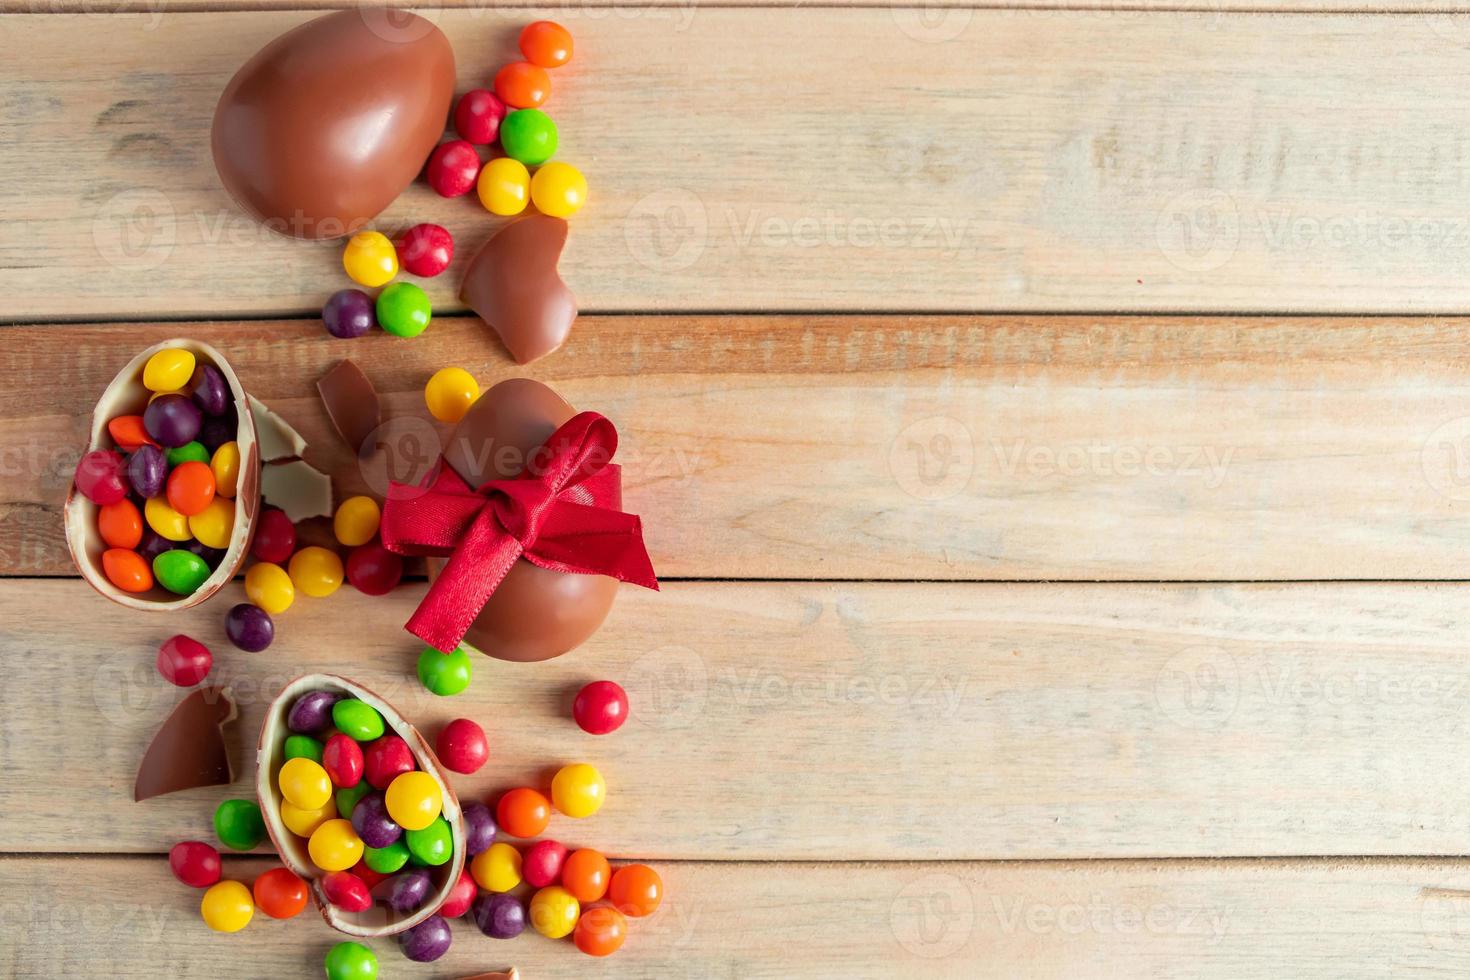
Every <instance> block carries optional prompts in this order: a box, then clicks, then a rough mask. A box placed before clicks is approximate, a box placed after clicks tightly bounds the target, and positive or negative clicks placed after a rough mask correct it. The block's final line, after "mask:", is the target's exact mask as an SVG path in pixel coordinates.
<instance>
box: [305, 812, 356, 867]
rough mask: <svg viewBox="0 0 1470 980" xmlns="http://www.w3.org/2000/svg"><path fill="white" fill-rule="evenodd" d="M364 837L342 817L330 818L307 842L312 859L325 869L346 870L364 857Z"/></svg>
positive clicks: (307, 848)
mask: <svg viewBox="0 0 1470 980" xmlns="http://www.w3.org/2000/svg"><path fill="white" fill-rule="evenodd" d="M362 849H363V843H362V838H361V837H358V836H357V831H355V830H353V829H352V824H351V823H350V822H348V821H346V820H343V819H342V818H341V817H338V818H337V819H336V820H328V821H327V822H326V823H324V824H322V825H321V826H320V827H318V828H317V829H316V832H315V833H313V834H312V835H311V839H310V840H308V841H307V842H306V851H307V853H308V854H310V855H311V861H312V863H313V864H315V865H316V866H317V867H318V868H321V869H322V870H323V871H346V870H347V869H348V868H350V867H352V866H353V865H354V864H356V863H357V862H358V861H359V860H361V858H362Z"/></svg>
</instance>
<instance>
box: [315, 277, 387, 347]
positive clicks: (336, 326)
mask: <svg viewBox="0 0 1470 980" xmlns="http://www.w3.org/2000/svg"><path fill="white" fill-rule="evenodd" d="M322 322H323V323H324V324H326V325H327V333H329V334H331V335H332V336H333V337H340V338H342V339H344V340H347V339H350V338H352V337H361V336H362V335H363V334H365V333H367V332H368V331H369V330H371V329H373V326H374V325H375V324H376V323H377V317H376V315H375V314H374V312H373V300H372V298H371V297H370V296H368V294H367V293H365V292H363V291H362V290H360V289H344V290H341V291H340V292H336V293H333V294H332V298H331V299H329V300H327V303H326V305H325V306H323V307H322Z"/></svg>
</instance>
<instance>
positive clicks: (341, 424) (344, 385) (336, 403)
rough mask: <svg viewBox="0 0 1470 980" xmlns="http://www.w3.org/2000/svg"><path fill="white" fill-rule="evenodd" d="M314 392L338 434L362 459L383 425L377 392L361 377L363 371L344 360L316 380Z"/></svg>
mask: <svg viewBox="0 0 1470 980" xmlns="http://www.w3.org/2000/svg"><path fill="white" fill-rule="evenodd" d="M316 390H317V393H318V394H320V395H321V398H322V405H323V406H324V407H325V408H326V410H327V417H328V418H329V419H331V420H332V426H333V427H334V428H335V429H336V430H337V434H338V435H340V436H341V437H342V439H343V441H345V442H346V443H347V445H348V447H349V448H350V449H351V450H352V451H353V453H355V454H356V455H358V456H361V455H362V451H363V446H364V445H366V444H367V443H368V442H369V440H371V439H372V436H373V433H375V432H377V431H378V429H379V428H381V427H382V425H383V409H382V405H381V403H380V401H379V399H378V389H376V388H374V387H373V383H372V382H371V381H369V380H368V376H367V375H365V374H363V373H362V368H360V367H358V366H357V365H356V364H354V363H353V362H352V359H351V358H346V359H344V360H341V361H338V362H337V366H336V367H334V368H332V370H330V371H328V372H327V373H326V374H324V375H322V376H321V377H320V378H318V379H317V383H316ZM368 448H369V449H370V450H371V448H372V447H371V446H369V447H368Z"/></svg>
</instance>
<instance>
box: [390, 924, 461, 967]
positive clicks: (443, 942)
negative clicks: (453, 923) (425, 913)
mask: <svg viewBox="0 0 1470 980" xmlns="http://www.w3.org/2000/svg"><path fill="white" fill-rule="evenodd" d="M453 938H454V937H453V936H452V935H451V934H450V932H449V923H448V922H445V921H444V916H442V915H431V916H429V917H428V918H427V919H425V920H424V921H423V922H420V923H419V924H418V925H416V926H414V927H413V928H412V929H408V930H405V931H404V932H401V933H399V934H398V943H399V945H400V946H402V947H403V955H404V956H407V957H408V958H409V959H411V960H413V961H414V962H415V963H432V962H434V961H435V960H437V959H438V958H439V957H441V956H443V955H444V954H445V953H447V952H449V943H450V941H451V940H452V939H453Z"/></svg>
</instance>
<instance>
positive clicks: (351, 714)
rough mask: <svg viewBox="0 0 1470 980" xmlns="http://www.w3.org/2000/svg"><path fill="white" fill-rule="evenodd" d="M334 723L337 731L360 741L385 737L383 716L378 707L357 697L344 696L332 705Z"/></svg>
mask: <svg viewBox="0 0 1470 980" xmlns="http://www.w3.org/2000/svg"><path fill="white" fill-rule="evenodd" d="M332 724H333V725H336V726H337V731H339V732H341V733H342V734H343V735H346V736H347V737H348V738H350V739H353V740H355V741H358V742H371V741H372V740H373V739H375V738H382V737H383V716H382V715H380V714H378V709H377V708H374V707H373V706H372V705H370V704H365V703H364V702H362V701H359V700H357V698H344V699H343V700H341V701H338V702H337V703H336V704H334V705H332Z"/></svg>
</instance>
